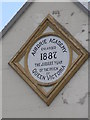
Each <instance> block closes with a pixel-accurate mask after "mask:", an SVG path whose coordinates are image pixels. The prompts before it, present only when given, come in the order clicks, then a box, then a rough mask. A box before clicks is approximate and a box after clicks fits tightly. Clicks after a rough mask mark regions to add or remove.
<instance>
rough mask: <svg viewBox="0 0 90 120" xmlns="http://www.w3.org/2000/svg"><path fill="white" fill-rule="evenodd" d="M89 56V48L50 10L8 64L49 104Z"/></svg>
mask: <svg viewBox="0 0 90 120" xmlns="http://www.w3.org/2000/svg"><path fill="white" fill-rule="evenodd" d="M47 27H50V28H51V29H52V32H44V31H45V30H46V29H47ZM74 53H75V54H76V55H77V57H76V58H74ZM23 58H24V65H23V66H22V64H20V61H21V60H22V59H23ZM87 59H88V51H87V50H86V49H85V48H84V47H83V46H82V45H81V44H80V43H79V42H78V41H77V40H76V39H75V38H74V37H73V36H72V35H71V34H70V33H69V32H68V31H67V30H66V29H65V28H64V27H63V26H62V25H61V24H60V23H58V22H57V21H56V20H55V19H54V18H53V17H52V16H51V15H50V14H49V15H47V16H46V18H44V20H43V21H42V22H41V24H40V25H39V26H38V28H37V29H36V30H35V31H34V33H33V34H32V35H31V36H30V37H29V38H28V40H27V41H26V42H25V44H24V45H23V46H22V47H21V48H20V50H19V51H18V52H17V53H16V54H15V55H14V57H13V58H12V59H11V60H10V61H9V65H10V66H11V67H12V68H13V69H14V70H15V71H16V72H17V73H18V74H19V75H20V76H21V78H22V79H23V80H24V81H25V82H26V83H27V84H28V85H29V86H30V87H31V88H32V89H33V90H34V91H35V92H36V93H37V94H38V95H39V97H40V98H41V99H42V100H43V101H44V102H45V103H46V104H47V105H48V106H49V105H50V104H51V102H52V101H53V100H54V98H55V97H56V96H57V95H58V93H59V92H60V91H61V90H62V89H63V88H64V86H65V85H66V84H67V83H68V82H69V81H70V79H71V78H72V77H73V76H74V74H75V73H76V72H77V71H78V70H79V68H80V67H81V66H82V64H83V63H84V62H85V61H86V60H87ZM37 99H38V98H37Z"/></svg>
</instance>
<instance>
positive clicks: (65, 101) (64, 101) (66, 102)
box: [61, 92, 68, 104]
mask: <svg viewBox="0 0 90 120" xmlns="http://www.w3.org/2000/svg"><path fill="white" fill-rule="evenodd" d="M61 95H62V101H63V104H68V101H67V99H66V98H64V92H62V93H61Z"/></svg>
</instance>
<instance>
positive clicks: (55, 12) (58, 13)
mask: <svg viewBox="0 0 90 120" xmlns="http://www.w3.org/2000/svg"><path fill="white" fill-rule="evenodd" d="M52 14H53V15H57V17H60V11H59V10H54V11H53V12H52Z"/></svg>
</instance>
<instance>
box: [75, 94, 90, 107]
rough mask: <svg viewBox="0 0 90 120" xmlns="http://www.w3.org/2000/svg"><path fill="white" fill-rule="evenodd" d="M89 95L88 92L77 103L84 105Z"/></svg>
mask: <svg viewBox="0 0 90 120" xmlns="http://www.w3.org/2000/svg"><path fill="white" fill-rule="evenodd" d="M87 96H88V93H86V94H85V95H84V96H83V97H82V98H80V99H79V102H77V103H79V104H81V105H83V104H84V103H85V99H86V98H87Z"/></svg>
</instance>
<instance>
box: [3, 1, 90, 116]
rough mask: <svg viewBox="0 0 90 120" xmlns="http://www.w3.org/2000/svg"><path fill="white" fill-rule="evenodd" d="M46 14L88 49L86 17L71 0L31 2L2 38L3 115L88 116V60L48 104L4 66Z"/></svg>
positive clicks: (8, 67) (9, 68)
mask: <svg viewBox="0 0 90 120" xmlns="http://www.w3.org/2000/svg"><path fill="white" fill-rule="evenodd" d="M55 11H59V12H58V13H59V14H55ZM48 13H50V14H51V15H52V16H53V17H54V18H56V20H57V21H58V22H60V23H61V24H62V25H63V26H64V27H65V28H66V29H67V30H68V31H69V32H70V33H71V34H72V35H73V36H74V37H75V38H76V39H77V40H78V41H79V42H80V43H81V44H82V45H83V46H84V47H85V48H86V49H88V17H87V15H86V14H85V13H84V12H83V11H82V10H81V9H79V8H78V7H77V6H76V5H75V4H74V3H66V2H65V3H33V4H32V5H31V6H30V7H29V8H28V9H27V10H26V11H25V13H24V14H23V15H22V16H21V17H20V19H19V20H18V21H17V22H16V23H15V24H14V25H13V27H12V28H11V29H10V30H9V31H8V32H7V34H6V35H5V36H4V37H3V40H2V50H3V52H2V55H3V59H2V61H3V66H2V67H3V68H2V70H3V81H2V82H3V117H4V118H6V117H8V118H14V117H15V118H19V117H21V118H23V117H24V118H87V117H88V61H86V62H85V64H84V65H83V66H82V67H81V68H80V69H79V71H78V72H77V73H76V74H75V75H74V77H73V78H72V79H71V81H70V82H69V83H68V84H67V85H66V87H65V88H64V89H63V90H62V91H61V92H60V93H59V94H58V96H57V97H56V98H55V100H54V101H53V102H52V104H51V105H50V106H49V107H47V106H46V104H45V103H44V102H43V101H42V100H41V99H40V98H39V97H38V96H37V95H36V93H35V92H34V91H33V90H32V89H31V88H30V87H29V86H28V85H27V84H26V83H25V82H24V80H22V78H21V77H19V75H18V74H17V73H16V72H15V71H14V70H13V69H12V68H11V67H10V66H9V65H8V62H9V60H10V59H11V58H12V57H13V56H14V55H15V53H16V52H17V51H18V50H19V49H20V47H21V46H22V45H23V44H24V43H25V41H26V40H27V39H28V37H29V36H30V35H31V34H32V33H33V31H34V30H35V29H36V28H37V26H38V25H39V24H40V23H41V21H42V20H43V19H44V17H46V16H47V14H48Z"/></svg>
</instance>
